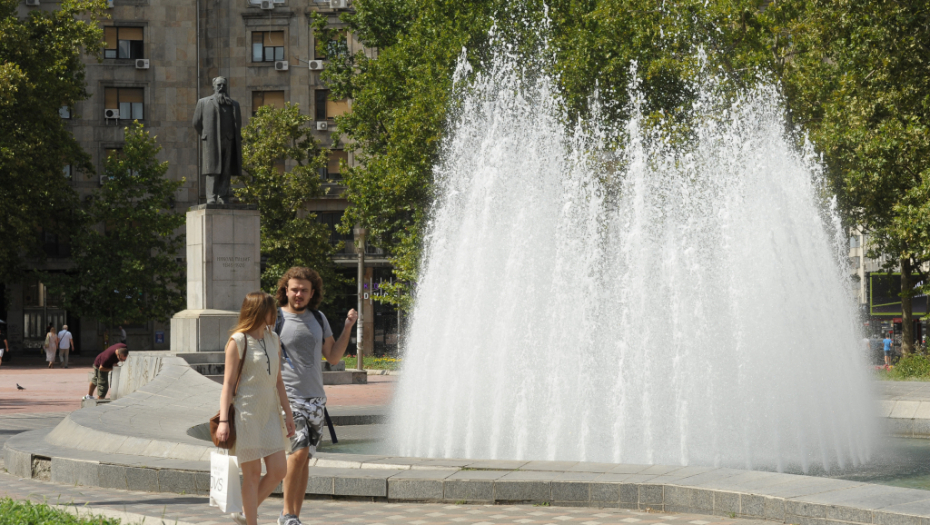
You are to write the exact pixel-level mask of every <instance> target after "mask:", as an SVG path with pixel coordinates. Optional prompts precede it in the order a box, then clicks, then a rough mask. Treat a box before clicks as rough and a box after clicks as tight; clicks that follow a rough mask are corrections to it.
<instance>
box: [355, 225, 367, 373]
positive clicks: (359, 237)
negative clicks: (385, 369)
mask: <svg viewBox="0 0 930 525" xmlns="http://www.w3.org/2000/svg"><path fill="white" fill-rule="evenodd" d="M354 233H355V251H356V252H358V321H357V322H356V325H355V330H356V331H355V342H356V350H355V368H356V369H357V370H364V369H365V361H364V359H365V357H364V355H363V354H364V353H365V346H364V344H365V234H366V233H367V232H366V231H365V228H362V227H360V226H356V227H355V228H354Z"/></svg>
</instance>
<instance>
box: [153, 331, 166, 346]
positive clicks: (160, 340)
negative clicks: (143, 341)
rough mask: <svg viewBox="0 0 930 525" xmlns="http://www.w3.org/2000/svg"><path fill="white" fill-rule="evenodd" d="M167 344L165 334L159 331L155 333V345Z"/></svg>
mask: <svg viewBox="0 0 930 525" xmlns="http://www.w3.org/2000/svg"><path fill="white" fill-rule="evenodd" d="M164 343H165V332H162V331H160V330H159V331H157V332H155V344H157V345H160V344H164Z"/></svg>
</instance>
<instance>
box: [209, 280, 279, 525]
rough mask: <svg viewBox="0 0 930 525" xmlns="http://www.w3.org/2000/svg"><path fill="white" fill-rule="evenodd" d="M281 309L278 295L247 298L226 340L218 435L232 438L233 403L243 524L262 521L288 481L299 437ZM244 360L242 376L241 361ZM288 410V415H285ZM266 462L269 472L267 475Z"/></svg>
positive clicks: (237, 515)
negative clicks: (278, 325) (287, 384)
mask: <svg viewBox="0 0 930 525" xmlns="http://www.w3.org/2000/svg"><path fill="white" fill-rule="evenodd" d="M276 317H277V311H276V309H275V304H274V298H273V297H271V296H270V295H268V294H267V293H265V292H252V293H250V294H248V295H246V296H245V300H243V301H242V309H241V310H240V311H239V322H238V323H237V324H236V327H235V328H233V330H232V336H231V337H230V338H229V341H228V342H227V343H226V370H225V374H224V376H223V390H222V394H221V396H220V418H221V419H220V424H219V426H218V427H217V430H216V437H217V438H218V439H219V440H221V441H225V440H226V439H227V438H228V437H229V420H228V417H229V416H228V414H229V407H230V405H232V406H233V407H235V409H236V410H235V414H234V417H233V423H234V425H235V430H236V441H235V445H234V446H233V448H232V449H230V451H229V454H230V455H232V456H236V458H237V459H238V461H239V468H241V469H242V509H243V511H244V512H243V513H235V514H233V515H232V518H233V520H235V521H236V523H239V524H240V525H246V524H247V525H257V523H258V506H259V505H261V503H262V501H264V500H265V499H266V498H267V497H268V496H269V495H270V494H271V491H272V490H274V489H275V487H277V486H278V483H280V482H281V480H282V479H284V475H285V473H286V471H287V459H286V458H285V455H284V450H285V448H286V446H287V438H289V437H291V436H292V435H294V417H293V415H292V414H291V407H290V405H288V402H287V394H286V393H285V390H284V381H283V380H282V378H281V341H280V339H279V338H278V335H277V334H275V333H274V332H273V331H272V330H271V327H272V326H274V323H275V319H276ZM242 360H244V363H243V365H242V372H241V375H240V376H239V380H238V391H237V393H236V395H235V400H233V392H234V391H236V378H237V375H238V372H239V363H240V361H242ZM282 411H283V412H284V418H282V417H281V413H282ZM262 460H264V461H265V472H266V474H265V475H264V476H262Z"/></svg>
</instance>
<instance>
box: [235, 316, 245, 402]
mask: <svg viewBox="0 0 930 525" xmlns="http://www.w3.org/2000/svg"><path fill="white" fill-rule="evenodd" d="M239 333H240V334H241V333H242V332H239ZM244 335H245V334H243V336H244ZM233 341H236V340H235V339H233ZM236 346H239V341H236ZM248 352H249V341H248V339H246V341H245V351H243V352H242V356H241V357H240V358H239V371H238V372H236V388H234V389H233V397H236V394H238V393H239V380H240V379H242V367H243V366H244V365H245V358H246V354H248Z"/></svg>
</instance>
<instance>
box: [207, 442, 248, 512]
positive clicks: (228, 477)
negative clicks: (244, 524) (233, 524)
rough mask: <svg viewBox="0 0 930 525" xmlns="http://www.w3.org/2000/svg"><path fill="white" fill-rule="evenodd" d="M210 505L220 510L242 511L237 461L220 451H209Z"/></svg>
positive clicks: (234, 457)
mask: <svg viewBox="0 0 930 525" xmlns="http://www.w3.org/2000/svg"><path fill="white" fill-rule="evenodd" d="M210 506H211V507H219V508H220V510H221V511H222V512H225V513H232V512H242V485H241V484H240V482H239V461H238V460H236V456H229V455H227V454H224V453H222V452H217V451H215V450H214V451H213V452H211V453H210Z"/></svg>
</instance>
